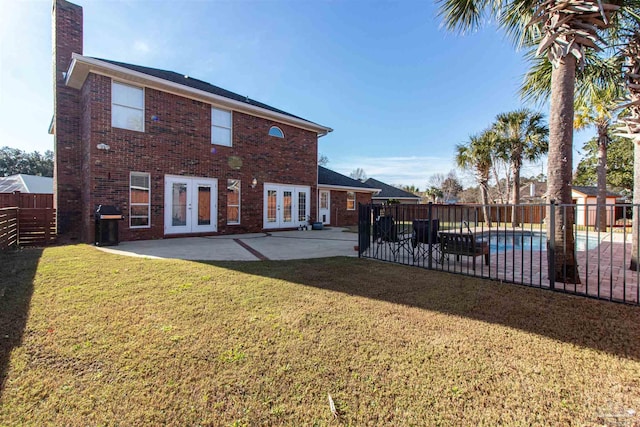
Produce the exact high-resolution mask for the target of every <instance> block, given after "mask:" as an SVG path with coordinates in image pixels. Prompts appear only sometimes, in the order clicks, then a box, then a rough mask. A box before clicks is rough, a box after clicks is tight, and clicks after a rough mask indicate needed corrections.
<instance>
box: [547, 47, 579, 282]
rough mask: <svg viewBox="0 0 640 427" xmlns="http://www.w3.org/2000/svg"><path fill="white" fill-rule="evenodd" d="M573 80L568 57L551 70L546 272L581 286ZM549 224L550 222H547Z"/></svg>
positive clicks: (573, 65)
mask: <svg viewBox="0 0 640 427" xmlns="http://www.w3.org/2000/svg"><path fill="white" fill-rule="evenodd" d="M575 80H576V58H575V57H574V56H573V55H567V56H565V57H564V58H562V59H561V60H560V63H559V64H558V66H557V67H553V69H552V71H551V107H550V113H549V160H548V167H547V170H548V174H549V178H548V181H547V195H548V197H549V200H555V201H556V203H557V204H559V205H560V206H558V207H557V208H556V209H555V218H554V219H555V227H554V229H553V230H551V228H550V227H549V226H547V245H553V247H554V249H555V250H554V251H550V250H549V251H547V254H549V270H551V266H552V265H553V264H552V262H551V261H552V260H551V254H552V253H555V271H549V277H550V278H551V277H554V278H555V280H556V281H560V282H568V283H580V276H579V275H578V264H577V262H576V253H575V243H574V235H573V226H574V223H575V214H574V209H573V207H572V206H562V205H569V204H571V203H572V199H571V179H572V168H573V156H572V154H573V114H574V110H573V101H574V89H575ZM550 216H551V206H548V207H547V218H550ZM547 224H549V222H547Z"/></svg>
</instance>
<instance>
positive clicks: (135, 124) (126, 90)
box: [111, 81, 144, 132]
mask: <svg viewBox="0 0 640 427" xmlns="http://www.w3.org/2000/svg"><path fill="white" fill-rule="evenodd" d="M111 126H112V127H114V128H121V129H129V130H136V131H139V132H144V89H143V88H141V87H136V86H131V85H126V84H124V83H119V82H113V81H112V82H111Z"/></svg>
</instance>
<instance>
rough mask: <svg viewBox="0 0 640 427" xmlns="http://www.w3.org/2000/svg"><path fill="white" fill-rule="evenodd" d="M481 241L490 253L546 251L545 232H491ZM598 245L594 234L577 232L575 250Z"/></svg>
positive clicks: (593, 247)
mask: <svg viewBox="0 0 640 427" xmlns="http://www.w3.org/2000/svg"><path fill="white" fill-rule="evenodd" d="M480 240H482V241H483V242H487V241H488V242H489V247H490V248H491V252H492V253H496V252H504V251H510V250H512V249H516V250H522V251H546V250H547V235H546V234H545V233H535V232H528V231H525V232H522V233H513V232H510V231H509V232H505V233H500V232H497V233H492V234H491V235H484V236H482V238H481V239H480ZM597 247H598V238H597V237H596V236H589V238H588V239H587V236H585V235H583V234H578V235H577V236H576V250H578V251H584V250H585V249H589V250H591V249H595V248H597Z"/></svg>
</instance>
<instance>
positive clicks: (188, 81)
mask: <svg viewBox="0 0 640 427" xmlns="http://www.w3.org/2000/svg"><path fill="white" fill-rule="evenodd" d="M93 59H97V60H98V61H104V62H108V63H110V64H113V65H117V66H119V67H123V68H128V69H130V70H133V71H138V72H139V73H144V74H148V75H150V76H154V77H157V78H159V79H164V80H169V81H170V82H174V83H178V84H181V85H185V86H189V87H192V88H194V89H199V90H202V91H205V92H209V93H213V94H214V95H219V96H223V97H225V98H229V99H233V100H235V101H239V102H244V103H246V104H249V105H255V106H256V107H260V108H264V109H265V110H270V111H274V112H276V113H280V114H285V115H287V116H291V117H295V118H296V119H300V120H305V121H307V122H309V120H306V119H303V118H302V117H298V116H294V115H293V114H291V113H287V112H286V111H282V110H280V109H278V108H274V107H272V106H270V105H267V104H263V103H262V102H258V101H254V100H253V99H249V97H248V96H242V95H238V94H237V93H234V92H231V91H229V90H226V89H223V88H221V87H218V86H214V85H212V84H210V83H207V82H205V81H202V80H198V79H194V78H193V77H190V76H187V75H185V74H180V73H176V72H173V71H166V70H160V69H158V68H150V67H143V66H141V65H134V64H127V63H125V62H118V61H112V60H110V59H103V58H93ZM310 123H312V122H310Z"/></svg>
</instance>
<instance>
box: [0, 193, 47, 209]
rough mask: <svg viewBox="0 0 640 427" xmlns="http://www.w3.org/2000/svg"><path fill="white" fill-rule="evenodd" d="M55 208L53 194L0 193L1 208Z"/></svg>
mask: <svg viewBox="0 0 640 427" xmlns="http://www.w3.org/2000/svg"><path fill="white" fill-rule="evenodd" d="M9 207H11V208H53V194H41V193H21V192H19V191H14V192H13V193H0V208H9Z"/></svg>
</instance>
